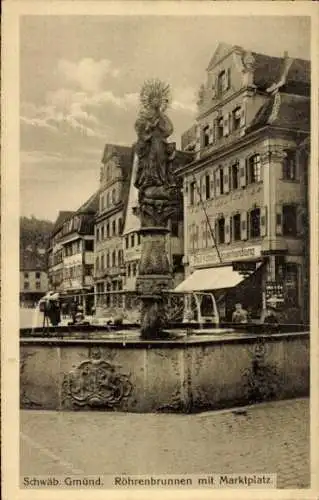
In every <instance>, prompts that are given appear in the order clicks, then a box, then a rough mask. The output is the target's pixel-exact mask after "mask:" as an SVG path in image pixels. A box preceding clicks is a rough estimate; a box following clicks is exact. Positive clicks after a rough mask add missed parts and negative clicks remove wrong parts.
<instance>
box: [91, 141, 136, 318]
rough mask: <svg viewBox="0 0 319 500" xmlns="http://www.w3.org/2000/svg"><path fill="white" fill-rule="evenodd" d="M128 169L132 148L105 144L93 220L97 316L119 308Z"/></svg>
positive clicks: (129, 174)
mask: <svg viewBox="0 0 319 500" xmlns="http://www.w3.org/2000/svg"><path fill="white" fill-rule="evenodd" d="M131 169H132V148H130V147H125V146H117V145H112V144H107V145H106V146H105V148H104V153H103V158H102V166H101V171H100V190H99V207H98V211H97V214H96V219H95V267H94V278H95V293H96V299H95V300H96V304H95V305H96V312H97V315H103V314H112V315H114V314H115V315H116V314H118V313H120V312H122V310H123V294H122V293H121V291H122V290H123V276H124V274H125V270H124V261H123V246H122V232H123V221H124V218H125V212H126V207H127V200H128V193H129V185H130V177H131ZM106 292H112V293H106ZM116 292H119V293H116Z"/></svg>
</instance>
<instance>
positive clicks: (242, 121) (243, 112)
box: [240, 104, 246, 127]
mask: <svg viewBox="0 0 319 500" xmlns="http://www.w3.org/2000/svg"><path fill="white" fill-rule="evenodd" d="M245 125H246V108H245V105H244V104H243V105H242V107H241V108H240V126H241V127H244V126H245Z"/></svg>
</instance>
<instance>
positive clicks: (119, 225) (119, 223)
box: [118, 217, 123, 235]
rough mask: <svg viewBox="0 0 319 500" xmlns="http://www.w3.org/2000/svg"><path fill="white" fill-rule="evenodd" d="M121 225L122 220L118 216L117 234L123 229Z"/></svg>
mask: <svg viewBox="0 0 319 500" xmlns="http://www.w3.org/2000/svg"><path fill="white" fill-rule="evenodd" d="M122 226H123V220H122V218H121V217H120V218H119V220H118V228H119V230H118V234H119V235H120V234H121V233H122V231H123V227H122Z"/></svg>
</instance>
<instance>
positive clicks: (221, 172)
mask: <svg viewBox="0 0 319 500" xmlns="http://www.w3.org/2000/svg"><path fill="white" fill-rule="evenodd" d="M218 174H219V192H220V194H224V170H223V169H222V168H220V169H219V171H218Z"/></svg>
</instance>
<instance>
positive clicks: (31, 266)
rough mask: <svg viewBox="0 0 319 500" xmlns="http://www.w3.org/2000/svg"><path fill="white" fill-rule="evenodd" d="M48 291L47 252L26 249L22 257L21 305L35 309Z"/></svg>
mask: <svg viewBox="0 0 319 500" xmlns="http://www.w3.org/2000/svg"><path fill="white" fill-rule="evenodd" d="M47 291H48V273H47V260H46V250H45V249H44V248H38V249H36V250H34V249H32V248H31V249H28V248H26V249H24V250H23V251H22V252H21V255H20V305H21V306H22V307H34V305H35V304H37V303H38V301H39V300H40V298H41V297H43V295H45V294H46V293H47Z"/></svg>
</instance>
